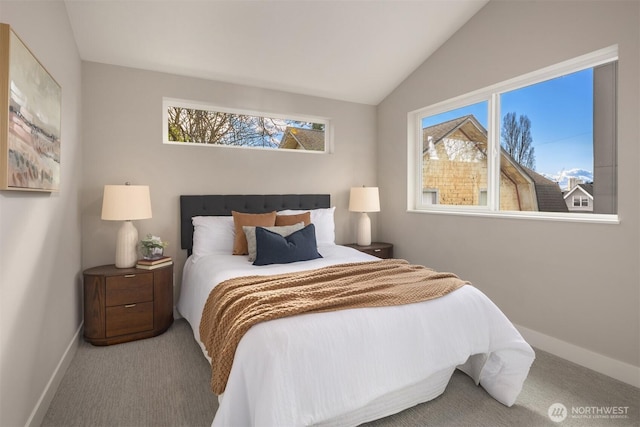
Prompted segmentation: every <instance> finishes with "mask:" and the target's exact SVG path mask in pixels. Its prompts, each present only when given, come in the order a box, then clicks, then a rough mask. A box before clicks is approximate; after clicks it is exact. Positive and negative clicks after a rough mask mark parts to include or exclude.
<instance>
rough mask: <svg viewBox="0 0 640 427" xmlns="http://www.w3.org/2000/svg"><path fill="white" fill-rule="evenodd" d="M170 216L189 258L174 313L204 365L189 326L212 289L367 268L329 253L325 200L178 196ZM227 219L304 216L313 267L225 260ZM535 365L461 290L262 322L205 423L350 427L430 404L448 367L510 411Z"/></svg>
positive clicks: (503, 322)
mask: <svg viewBox="0 0 640 427" xmlns="http://www.w3.org/2000/svg"><path fill="white" fill-rule="evenodd" d="M180 210H181V244H182V248H183V249H185V250H187V253H188V255H189V257H188V259H187V261H186V263H185V266H184V270H183V281H182V287H181V293H180V298H179V301H178V305H177V309H178V311H179V312H180V314H181V315H182V316H183V317H184V318H185V319H186V320H187V321H188V322H189V324H190V325H191V327H192V329H193V332H194V336H195V339H196V341H197V342H198V343H199V344H200V346H201V347H202V349H203V354H204V355H205V357H207V359H208V360H209V361H210V362H211V358H210V357H209V356H208V354H207V351H206V350H205V346H204V344H203V343H202V341H201V339H200V322H201V320H202V313H203V308H204V307H205V302H206V300H207V298H208V296H209V294H210V292H211V291H212V289H213V288H214V287H216V286H217V285H218V284H219V283H221V282H225V281H227V280H228V279H232V278H234V277H238V276H252V275H255V276H269V275H275V274H282V273H289V272H302V271H306V270H313V269H318V268H324V267H328V266H335V265H338V264H342V263H368V262H373V261H376V260H377V259H376V258H374V257H371V256H370V255H367V254H364V253H362V252H359V251H357V250H355V249H352V248H349V247H345V246H340V245H337V244H335V235H334V228H333V216H334V208H332V207H331V203H330V197H329V195H326V194H321V195H315V194H308V195H207V196H181V198H180ZM232 211H237V212H246V213H266V212H272V211H277V212H279V213H282V214H292V213H293V214H295V213H299V212H305V211H309V212H311V214H312V216H311V219H312V222H313V223H314V224H315V230H316V238H317V241H316V243H317V251H318V253H319V254H320V255H321V258H316V259H311V260H307V261H300V262H291V263H287V264H270V265H264V266H255V265H253V264H252V263H251V262H249V261H248V257H247V256H239V255H232V254H231V250H230V246H232V245H233V239H234V232H235V230H234V229H233V226H232V225H231V226H230V225H229V224H232V220H231V219H230V215H231V213H232ZM207 227H208V228H207ZM534 358H535V354H534V352H533V350H532V348H531V347H530V346H529V345H528V344H527V343H526V342H525V340H524V339H523V338H522V336H521V335H520V334H519V333H518V331H517V330H516V329H515V327H514V326H513V325H512V323H511V322H510V321H509V320H508V319H507V318H506V316H505V315H504V314H503V313H502V312H501V311H500V310H499V309H498V307H496V306H495V304H493V302H491V300H489V298H488V297H487V296H485V295H484V294H483V293H482V292H481V291H479V290H478V289H477V288H475V287H473V286H470V285H467V286H462V287H461V288H459V289H457V290H455V291H453V292H451V293H449V294H447V295H444V296H442V297H440V298H436V299H432V300H428V301H423V302H418V303H413V304H405V305H399V306H385V307H372V308H356V309H346V310H338V311H328V312H323V313H313V314H301V315H296V316H291V317H285V318H280V319H276V320H270V321H267V322H263V323H259V324H256V325H255V326H253V327H251V328H250V329H249V330H248V331H247V332H246V334H245V335H244V336H243V338H242V339H241V340H240V342H239V344H238V346H237V349H236V350H235V356H234V358H233V365H232V367H231V370H230V373H229V376H228V380H227V382H226V388H225V389H224V393H222V394H221V395H220V396H219V398H218V400H219V408H218V410H217V412H216V415H215V418H214V420H213V423H212V425H213V426H240V425H242V426H284V425H286V426H294V425H334V426H355V425H359V424H361V423H364V422H367V421H372V420H375V419H379V418H383V417H385V416H388V415H391V414H394V413H397V412H400V411H402V410H404V409H407V408H409V407H411V406H415V405H417V404H419V403H422V402H426V401H429V400H431V399H434V398H436V397H437V396H439V395H440V394H442V393H443V392H444V390H445V388H446V386H447V383H448V381H449V379H450V377H451V375H452V374H453V372H454V371H455V370H456V369H459V370H461V371H463V372H465V373H466V374H467V375H469V376H470V377H471V378H472V379H473V380H474V381H475V383H476V384H477V385H480V386H482V387H483V388H484V389H485V390H486V391H487V392H488V393H489V394H490V395H491V396H492V397H493V398H495V399H496V400H498V401H499V402H501V403H503V404H504V405H506V406H511V405H513V404H514V403H515V401H516V398H517V396H518V394H519V393H520V391H521V389H522V385H523V383H524V381H525V379H526V377H527V375H528V372H529V368H530V366H531V364H532V362H533V360H534Z"/></svg>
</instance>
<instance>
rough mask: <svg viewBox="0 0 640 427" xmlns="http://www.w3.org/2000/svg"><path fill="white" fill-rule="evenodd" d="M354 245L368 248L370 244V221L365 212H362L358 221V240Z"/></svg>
mask: <svg viewBox="0 0 640 427" xmlns="http://www.w3.org/2000/svg"><path fill="white" fill-rule="evenodd" d="M356 243H358V245H360V246H369V245H370V244H371V219H370V218H369V215H367V213H366V212H362V214H361V215H360V219H359V220H358V239H357V241H356Z"/></svg>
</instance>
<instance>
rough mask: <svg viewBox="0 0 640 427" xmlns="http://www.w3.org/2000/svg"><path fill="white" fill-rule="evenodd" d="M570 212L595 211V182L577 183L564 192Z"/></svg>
mask: <svg viewBox="0 0 640 427" xmlns="http://www.w3.org/2000/svg"><path fill="white" fill-rule="evenodd" d="M564 201H565V203H566V205H567V209H568V210H569V211H570V212H593V183H590V184H577V185H575V186H574V187H573V188H571V189H570V190H569V191H567V192H565V193H564Z"/></svg>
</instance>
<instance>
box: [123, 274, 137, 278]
mask: <svg viewBox="0 0 640 427" xmlns="http://www.w3.org/2000/svg"><path fill="white" fill-rule="evenodd" d="M124 277H126V278H130V277H136V275H135V274H125V275H124Z"/></svg>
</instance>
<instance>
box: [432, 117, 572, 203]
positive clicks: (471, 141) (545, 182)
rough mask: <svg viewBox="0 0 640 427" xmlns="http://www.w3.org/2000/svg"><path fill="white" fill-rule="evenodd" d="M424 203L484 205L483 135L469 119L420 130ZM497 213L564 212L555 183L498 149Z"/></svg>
mask: <svg viewBox="0 0 640 427" xmlns="http://www.w3.org/2000/svg"><path fill="white" fill-rule="evenodd" d="M422 132H423V133H422V137H423V172H422V173H423V175H422V187H423V200H424V201H425V203H428V204H429V203H430V204H447V205H470V206H482V205H486V204H487V199H486V198H487V176H488V168H487V155H486V153H487V131H486V129H485V128H484V127H483V126H482V125H481V124H480V123H479V122H478V120H477V119H476V118H475V117H474V116H473V115H467V116H463V117H459V118H456V119H453V120H449V121H447V122H443V123H439V124H437V125H434V126H429V127H426V128H424V129H423V130H422ZM500 210H515V211H543V212H567V207H566V205H565V203H564V200H563V198H562V191H561V190H560V187H559V185H558V183H556V182H554V181H551V180H549V179H547V178H545V177H543V176H542V175H540V174H537V173H536V172H534V171H532V170H530V169H527V168H525V167H523V166H522V165H520V164H518V163H517V162H516V161H515V160H514V159H513V157H511V156H510V155H509V154H508V153H507V152H506V151H505V150H504V149H503V148H502V147H501V148H500Z"/></svg>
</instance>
